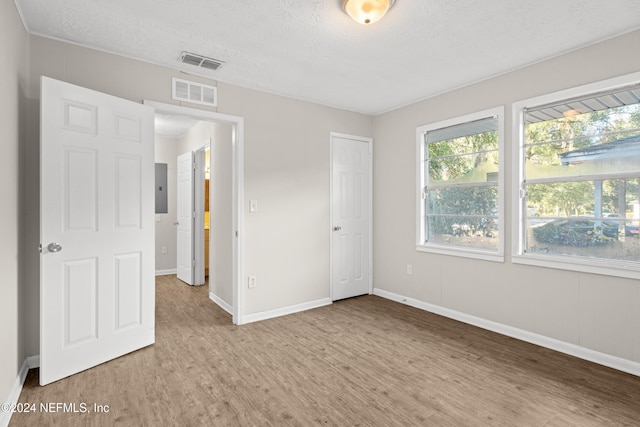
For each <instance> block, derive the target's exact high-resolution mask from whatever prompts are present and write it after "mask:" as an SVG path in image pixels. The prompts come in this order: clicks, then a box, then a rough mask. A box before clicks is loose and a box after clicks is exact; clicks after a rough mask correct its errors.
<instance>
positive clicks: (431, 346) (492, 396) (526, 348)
mask: <svg viewBox="0 0 640 427" xmlns="http://www.w3.org/2000/svg"><path fill="white" fill-rule="evenodd" d="M207 292H208V290H207V287H206V286H203V287H195V288H194V287H189V286H187V285H184V284H182V283H181V282H179V281H177V280H176V278H175V276H165V277H160V278H158V280H157V308H156V316H157V317H156V344H155V345H153V346H150V347H148V348H145V349H142V350H139V351H136V352H134V353H132V354H129V355H127V356H124V357H121V358H119V359H116V360H113V361H111V362H109V363H105V364H103V365H100V366H98V367H96V368H93V369H90V370H88V371H85V372H82V373H79V374H77V375H74V376H72V377H70V378H66V379H64V380H61V381H58V382H56V383H53V384H50V385H48V386H45V387H40V386H39V385H38V378H37V377H38V372H37V370H32V371H30V372H29V375H28V377H27V381H26V383H25V386H24V389H23V391H22V394H21V396H20V402H22V403H26V402H29V403H36V404H37V405H40V404H41V403H45V404H46V403H58V402H61V403H75V404H76V405H80V404H81V403H84V404H86V405H87V407H88V408H89V409H92V408H93V404H94V403H96V404H98V405H108V406H109V412H108V413H85V414H80V413H44V412H42V411H37V412H35V413H30V414H19V413H16V414H14V415H13V417H12V419H11V424H10V425H11V426H16V427H17V426H47V425H56V426H111V425H126V426H163V425H171V426H199V425H203V426H236V425H238V426H281V425H287V426H288V425H295V426H313V425H323V426H325V425H330V426H416V425H426V426H455V427H460V426H540V427H542V426H548V427H551V426H581V427H587V426H623V425H629V426H632V425H633V426H638V425H640V378H639V377H635V376H633V375H628V374H625V373H622V372H618V371H615V370H613V369H608V368H605V367H602V366H599V365H596V364H593V363H589V362H586V361H583V360H579V359H576V358H573V357H570V356H566V355H563V354H559V353H556V352H554V351H551V350H548V349H544V348H541V347H537V346H535V345H531V344H527V343H524V342H521V341H518V340H515V339H512V338H508V337H504V336H501V335H498V334H494V333H491V332H488V331H484V330H482V329H478V328H475V327H472V326H469V325H465V324H462V323H459V322H456V321H453V320H450V319H446V318H443V317H440V316H437V315H433V314H430V313H427V312H424V311H421V310H418V309H414V308H411V307H407V306H404V305H401V304H397V303H394V302H391V301H387V300H384V299H382V298H379V297H375V296H364V297H359V298H354V299H349V300H344V301H340V302H337V303H335V304H333V305H331V306H327V307H323V308H318V309H315V310H310V311H306V312H303V313H298V314H293V315H290V316H285V317H280V318H276V319H272V320H266V321H263V322H258V323H253V324H249V325H244V326H240V327H237V326H234V325H232V324H231V318H230V316H229V315H228V314H227V313H225V312H224V311H222V310H221V309H220V308H218V307H217V306H216V305H215V304H213V303H212V302H211V301H210V300H209V299H208V295H207Z"/></svg>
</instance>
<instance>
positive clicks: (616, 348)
mask: <svg viewBox="0 0 640 427" xmlns="http://www.w3.org/2000/svg"><path fill="white" fill-rule="evenodd" d="M639 46H640V31H636V32H633V33H630V34H627V35H624V36H622V37H618V38H615V39H611V40H608V41H605V42H602V43H599V44H596V45H593V46H590V47H586V48H583V49H580V50H577V51H574V52H571V53H567V54H565V55H562V56H559V57H556V58H554V59H551V60H548V61H545V62H541V63H538V64H536V65H532V66H529V67H526V68H523V69H520V70H517V71H514V72H511V73H508V74H505V75H502V76H499V77H496V78H493V79H490V80H486V81H483V82H480V83H477V84H473V85H470V86H468V87H465V88H462V89H459V90H455V91H452V92H449V93H446V94H443V95H441V96H437V97H434V98H431V99H427V100H424V101H422V102H418V103H416V104H413V105H409V106H407V107H404V108H401V109H398V110H395V111H392V112H389V113H386V114H382V115H380V116H377V117H376V118H375V138H376V139H375V144H374V214H373V217H374V232H373V233H374V262H373V264H374V287H375V288H376V289H377V290H383V291H388V292H392V293H395V294H397V295H402V296H405V297H409V298H413V299H416V300H419V301H421V302H426V303H430V304H433V305H435V306H439V307H443V308H447V309H451V310H455V311H458V312H461V313H464V314H467V315H472V316H476V317H479V318H481V319H486V320H490V321H494V322H498V323H500V324H503V325H508V326H511V327H515V328H519V329H522V330H524V331H528V332H533V333H535V334H540V335H542V336H544V337H549V338H553V339H557V340H560V341H563V342H566V343H570V344H575V345H577V346H581V347H584V348H588V349H591V350H595V351H598V352H602V353H606V354H608V355H613V356H617V357H620V358H623V359H627V360H630V361H635V362H640V283H639V281H638V280H631V279H622V278H616V277H608V276H599V275H593V274H584V273H579V272H570V271H562V270H552V269H547V268H538V267H531V266H524V265H515V264H512V263H511V256H510V251H511V247H512V239H513V238H514V237H513V236H512V235H511V233H510V232H509V231H507V233H506V236H505V237H506V246H505V251H506V257H505V262H504V263H496V262H488V261H480V260H471V259H467V258H460V257H451V256H444V255H436V254H429V253H421V252H417V251H416V248H415V242H416V234H415V233H416V232H415V216H416V200H415V194H416V171H415V161H416V159H415V156H416V148H415V144H416V141H415V132H416V127H417V126H420V125H424V124H428V123H433V122H437V121H440V120H444V119H449V118H453V117H456V116H461V115H464V114H468V113H473V112H476V111H480V110H484V109H487V108H491V107H495V106H500V105H504V106H505V108H506V120H505V124H506V127H505V135H506V150H505V153H504V155H505V159H506V161H507V164H506V167H505V171H504V173H505V179H506V207H507V208H508V210H507V216H506V230H511V225H512V224H511V222H512V221H511V216H510V212H511V210H510V209H509V208H510V207H512V202H513V199H512V197H511V196H512V193H513V187H512V180H513V175H514V174H515V173H517V170H516V165H514V164H512V163H511V159H512V154H513V150H515V149H516V147H515V144H516V142H515V141H512V140H511V135H512V129H511V128H512V127H511V104H512V103H513V102H515V101H519V100H523V99H527V98H530V97H534V96H538V95H543V94H546V93H550V92H554V91H558V90H562V89H567V88H571V87H575V86H579V85H583V84H587V83H591V82H596V81H599V80H604V79H607V78H611V77H615V76H619V75H624V74H629V73H632V72H637V71H640V55H638V54H637V52H638V47H639ZM508 54H509V52H505V55H508ZM419 95H420V94H416V96H417V97H418V96H419ZM407 264H413V275H412V276H409V275H407V274H406V265H407Z"/></svg>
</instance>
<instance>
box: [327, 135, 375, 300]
mask: <svg viewBox="0 0 640 427" xmlns="http://www.w3.org/2000/svg"><path fill="white" fill-rule="evenodd" d="M331 170H332V171H331V227H332V230H331V288H332V299H333V300H334V301H335V300H339V299H343V298H349V297H354V296H358V295H363V294H368V293H371V139H370V138H360V137H353V136H348V135H341V134H331Z"/></svg>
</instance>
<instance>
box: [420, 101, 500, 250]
mask: <svg viewBox="0 0 640 427" xmlns="http://www.w3.org/2000/svg"><path fill="white" fill-rule="evenodd" d="M501 116H502V109H501V108H500V109H494V110H491V111H485V112H481V113H478V114H474V115H470V116H465V117H462V118H459V119H455V120H450V121H445V122H439V123H435V124H432V125H427V126H422V127H420V128H418V143H419V144H420V153H421V162H420V166H419V167H420V171H419V172H420V176H421V179H422V182H421V190H422V191H421V194H420V196H421V217H420V224H419V230H420V231H419V237H418V245H419V246H422V247H423V248H444V249H447V250H455V251H462V252H465V251H466V252H476V253H481V252H484V253H490V254H494V255H496V254H500V255H501V253H502V250H501V239H500V235H499V234H500V233H499V231H498V230H499V224H500V218H499V213H500V211H501V209H500V194H501V185H500V182H501V176H500V174H501V170H500V164H501V161H500V156H501V152H500V146H501V144H500V133H501V132H500V131H499V129H500V128H501V126H502V117H501Z"/></svg>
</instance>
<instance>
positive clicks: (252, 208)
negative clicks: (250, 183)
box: [249, 200, 258, 212]
mask: <svg viewBox="0 0 640 427" xmlns="http://www.w3.org/2000/svg"><path fill="white" fill-rule="evenodd" d="M249 212H258V201H257V200H251V201H249Z"/></svg>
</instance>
